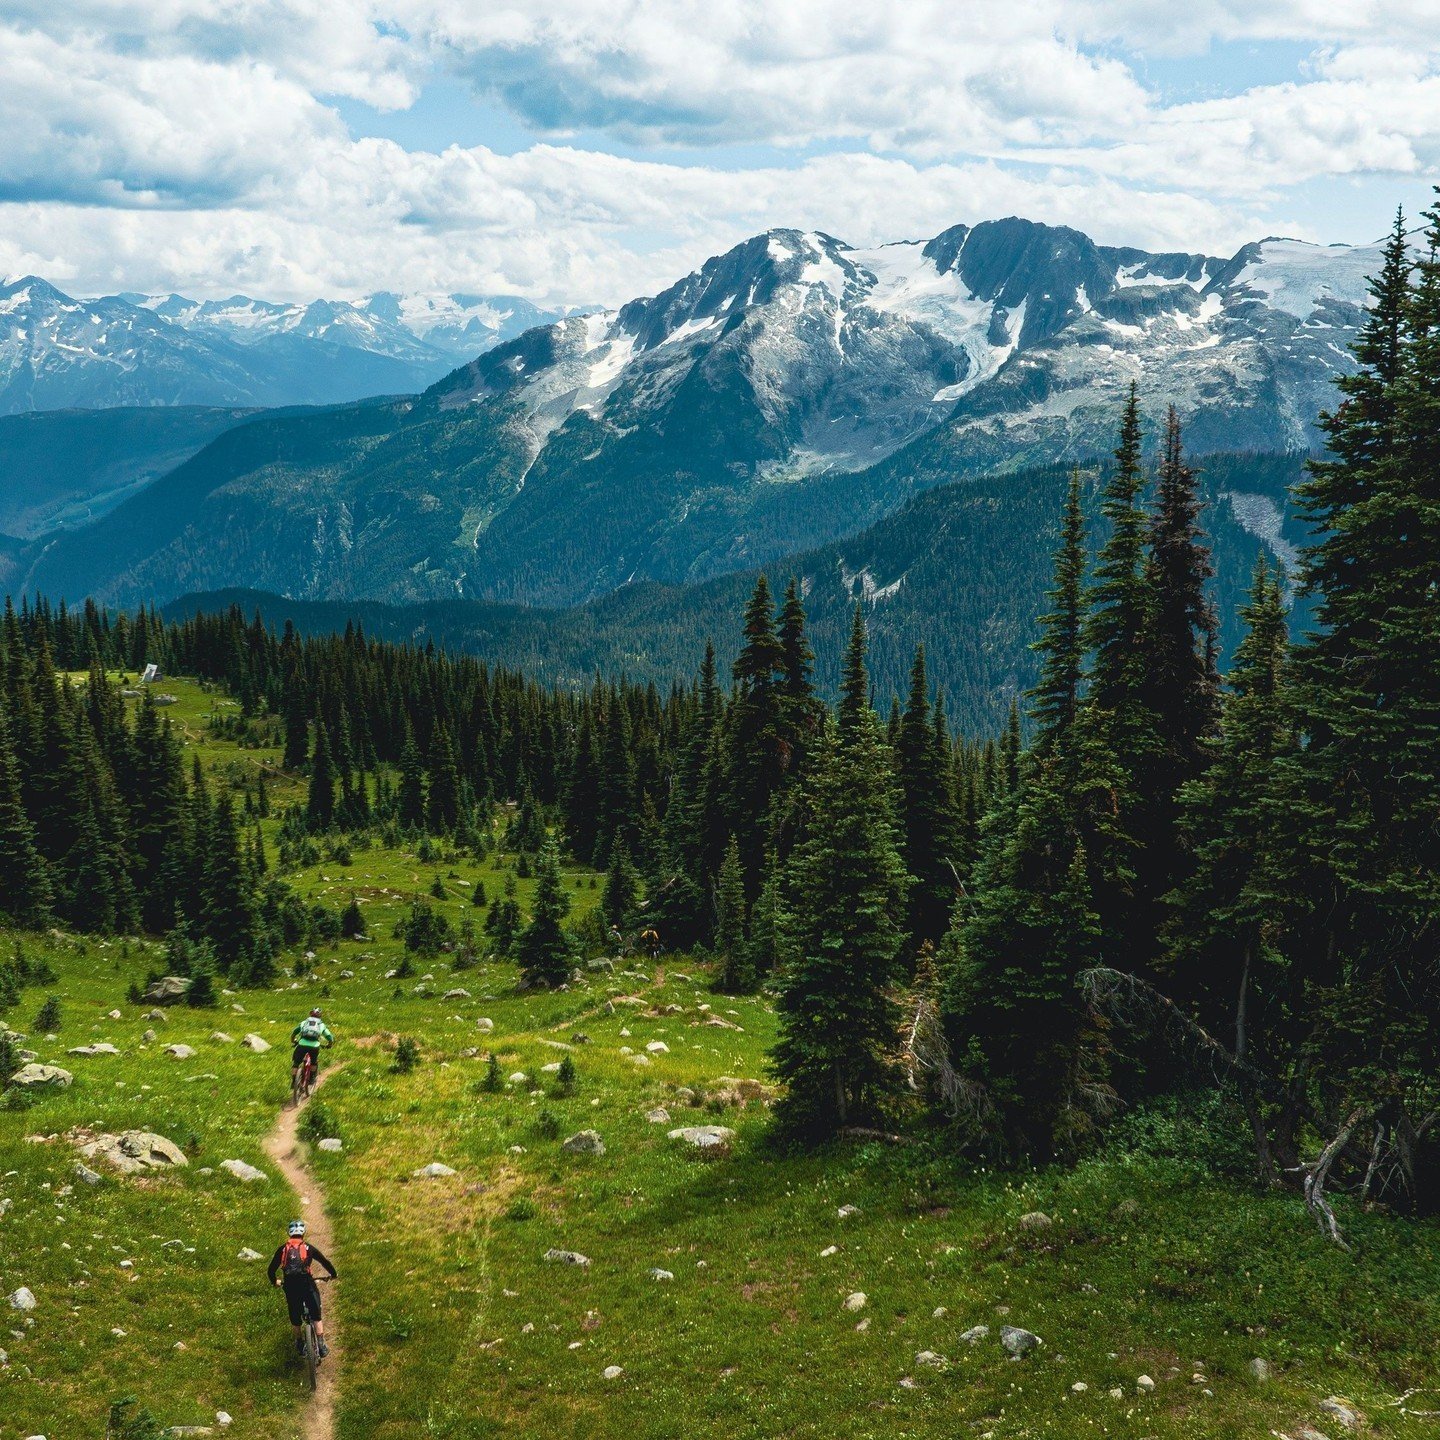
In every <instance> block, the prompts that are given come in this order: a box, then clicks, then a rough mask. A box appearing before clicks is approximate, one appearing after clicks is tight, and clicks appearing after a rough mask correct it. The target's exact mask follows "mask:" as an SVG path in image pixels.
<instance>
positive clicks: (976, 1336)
mask: <svg viewBox="0 0 1440 1440" xmlns="http://www.w3.org/2000/svg"><path fill="white" fill-rule="evenodd" d="M989 1333H990V1327H989V1326H988V1325H972V1326H971V1327H970V1328H969V1329H968V1330H967V1331H965V1333H964V1334H963V1335H961V1337H960V1338H961V1339H962V1340H963V1341H964V1342H965V1343H966V1344H967V1345H978V1344H979V1343H980V1342H981V1341H982V1340H983V1339H985V1337H986V1336H987V1335H989Z"/></svg>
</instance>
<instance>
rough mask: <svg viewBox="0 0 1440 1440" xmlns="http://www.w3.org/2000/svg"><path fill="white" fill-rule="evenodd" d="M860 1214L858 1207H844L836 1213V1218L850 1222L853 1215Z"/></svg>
mask: <svg viewBox="0 0 1440 1440" xmlns="http://www.w3.org/2000/svg"><path fill="white" fill-rule="evenodd" d="M859 1213H860V1207H859V1206H858V1205H842V1206H841V1207H840V1208H839V1209H838V1210H837V1211H836V1212H835V1214H836V1217H837V1218H838V1219H841V1220H848V1219H849V1218H850V1217H851V1216H852V1215H858V1214H859Z"/></svg>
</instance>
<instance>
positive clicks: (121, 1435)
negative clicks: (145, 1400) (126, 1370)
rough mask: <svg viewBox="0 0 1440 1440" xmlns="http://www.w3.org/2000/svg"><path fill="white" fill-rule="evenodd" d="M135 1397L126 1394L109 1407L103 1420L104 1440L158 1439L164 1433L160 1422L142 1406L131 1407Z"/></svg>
mask: <svg viewBox="0 0 1440 1440" xmlns="http://www.w3.org/2000/svg"><path fill="white" fill-rule="evenodd" d="M135 1403H136V1401H135V1397H134V1396H133V1395H127V1396H126V1397H125V1399H123V1400H117V1401H115V1403H114V1404H113V1405H111V1407H110V1416H109V1419H108V1420H107V1421H106V1422H105V1440H159V1437H160V1436H161V1435H163V1434H164V1433H165V1431H164V1429H163V1428H162V1427H161V1425H160V1422H159V1421H158V1420H157V1419H156V1418H155V1417H154V1416H153V1415H152V1414H151V1413H150V1412H149V1411H148V1410H146V1409H144V1408H143V1407H142V1408H141V1409H139V1410H135V1409H132V1407H133V1406H134V1405H135Z"/></svg>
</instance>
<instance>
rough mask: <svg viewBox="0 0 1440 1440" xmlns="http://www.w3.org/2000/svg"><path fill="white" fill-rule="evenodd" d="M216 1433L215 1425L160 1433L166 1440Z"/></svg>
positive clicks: (176, 1428) (172, 1428) (174, 1426)
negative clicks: (171, 1437) (172, 1437)
mask: <svg viewBox="0 0 1440 1440" xmlns="http://www.w3.org/2000/svg"><path fill="white" fill-rule="evenodd" d="M175 1348H176V1349H177V1350H178V1349H181V1348H183V1347H182V1346H180V1345H177V1346H176V1347H175ZM214 1433H215V1427H214V1426H213V1425H171V1426H169V1427H168V1428H167V1429H164V1430H162V1431H161V1432H160V1434H161V1435H162V1436H164V1437H166V1440H168V1437H170V1436H174V1437H176V1440H181V1437H183V1436H187V1435H213V1434H214Z"/></svg>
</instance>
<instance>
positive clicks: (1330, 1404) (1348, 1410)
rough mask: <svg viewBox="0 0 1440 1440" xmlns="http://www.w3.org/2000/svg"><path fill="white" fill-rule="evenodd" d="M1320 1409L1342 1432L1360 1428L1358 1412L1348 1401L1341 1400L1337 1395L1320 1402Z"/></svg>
mask: <svg viewBox="0 0 1440 1440" xmlns="http://www.w3.org/2000/svg"><path fill="white" fill-rule="evenodd" d="M1320 1408H1321V1410H1323V1411H1324V1412H1325V1414H1327V1415H1328V1416H1329V1417H1330V1418H1331V1419H1332V1420H1333V1421H1334V1422H1335V1423H1336V1424H1337V1425H1338V1426H1339V1427H1340V1428H1341V1429H1342V1430H1356V1429H1358V1428H1359V1426H1360V1422H1361V1416H1360V1412H1359V1411H1358V1410H1357V1409H1356V1408H1355V1407H1354V1406H1353V1405H1351V1404H1350V1402H1349V1401H1348V1400H1342V1399H1340V1397H1339V1396H1338V1395H1332V1396H1331V1397H1330V1398H1329V1399H1328V1400H1322V1401H1321V1402H1320Z"/></svg>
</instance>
